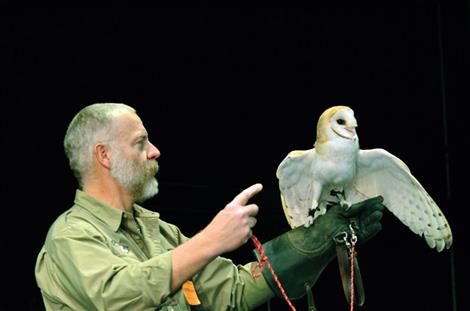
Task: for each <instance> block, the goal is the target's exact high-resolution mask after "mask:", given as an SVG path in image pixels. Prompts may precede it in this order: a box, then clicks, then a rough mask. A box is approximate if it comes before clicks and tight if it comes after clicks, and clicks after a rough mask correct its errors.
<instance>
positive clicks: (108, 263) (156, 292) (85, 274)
mask: <svg viewBox="0 0 470 311" xmlns="http://www.w3.org/2000/svg"><path fill="white" fill-rule="evenodd" d="M90 231H91V232H90ZM90 231H88V230H87V229H84V228H80V229H77V228H73V229H70V228H69V229H67V230H64V231H63V232H61V233H60V234H57V235H55V236H52V237H50V238H48V240H46V244H45V247H44V250H43V253H42V257H43V258H42V259H41V261H42V262H43V266H44V267H45V266H48V267H49V268H51V267H52V270H53V272H54V278H55V281H56V282H54V283H56V284H58V287H59V288H57V289H55V290H56V291H57V292H60V291H63V292H65V294H64V296H65V299H70V297H73V299H74V300H75V301H74V303H77V304H79V305H80V306H81V307H82V308H83V310H88V311H91V310H149V308H150V307H152V308H158V307H160V306H162V305H165V304H166V303H167V302H168V301H167V300H168V299H170V284H171V270H172V262H171V254H170V252H165V253H162V254H161V255H158V256H155V257H153V258H151V259H149V260H147V261H144V262H138V261H136V262H135V263H133V262H132V263H130V262H129V261H126V260H124V259H123V258H121V257H119V256H117V255H115V254H113V252H112V251H111V250H110V248H109V246H108V244H107V241H106V238H105V237H103V236H101V235H100V234H98V233H96V232H92V230H90ZM46 261H48V262H46ZM40 270H41V266H39V267H37V271H40ZM37 273H38V272H37ZM39 286H40V287H41V283H40V282H39ZM67 297H69V298H67Z"/></svg>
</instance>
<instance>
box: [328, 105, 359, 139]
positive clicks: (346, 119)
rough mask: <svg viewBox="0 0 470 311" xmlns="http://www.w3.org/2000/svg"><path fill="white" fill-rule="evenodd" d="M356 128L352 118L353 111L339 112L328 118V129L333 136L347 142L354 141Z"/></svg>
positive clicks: (344, 110)
mask: <svg viewBox="0 0 470 311" xmlns="http://www.w3.org/2000/svg"><path fill="white" fill-rule="evenodd" d="M356 127H357V121H356V118H355V117H354V111H352V110H350V109H342V110H339V111H338V112H336V113H335V114H334V115H333V116H332V117H331V118H330V128H331V130H332V131H333V133H334V135H337V136H339V137H342V138H345V139H349V140H354V139H356V138H357V134H356ZM330 134H331V133H330Z"/></svg>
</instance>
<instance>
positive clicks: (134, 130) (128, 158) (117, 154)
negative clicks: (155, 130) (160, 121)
mask: <svg viewBox="0 0 470 311" xmlns="http://www.w3.org/2000/svg"><path fill="white" fill-rule="evenodd" d="M119 126H120V127H121V128H122V131H121V133H122V134H121V135H119V137H118V139H117V140H118V142H117V143H115V144H114V147H113V148H112V149H113V158H112V162H111V175H112V176H113V177H114V178H115V179H116V180H117V181H118V182H119V183H120V184H121V186H122V187H123V188H124V189H126V190H127V191H128V192H129V193H130V194H131V195H132V196H133V197H134V200H135V201H137V202H142V201H145V200H147V199H149V198H151V197H153V196H155V195H156V194H157V193H158V182H157V180H156V178H155V175H156V173H157V172H158V168H159V166H158V162H157V160H156V159H155V158H154V157H150V156H149V153H150V152H152V151H155V150H157V149H156V148H155V146H153V145H152V144H151V143H150V142H149V140H148V136H147V131H146V130H145V128H144V127H143V125H142V121H140V119H139V118H138V117H137V115H131V117H129V118H125V120H124V122H122V124H119ZM152 148H153V149H152ZM157 151H158V150H157ZM158 155H159V152H158Z"/></svg>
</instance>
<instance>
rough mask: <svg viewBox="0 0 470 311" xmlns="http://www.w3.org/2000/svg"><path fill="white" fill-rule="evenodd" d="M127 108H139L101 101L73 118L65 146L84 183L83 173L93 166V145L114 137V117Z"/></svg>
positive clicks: (79, 181)
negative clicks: (112, 131)
mask: <svg viewBox="0 0 470 311" xmlns="http://www.w3.org/2000/svg"><path fill="white" fill-rule="evenodd" d="M124 112H135V109H134V108H132V107H130V106H128V105H125V104H119V103H97V104H92V105H89V106H86V107H85V108H83V109H82V110H80V111H79V112H78V113H77V114H76V115H75V117H74V118H73V119H72V121H71V122H70V124H69V127H68V129H67V133H66V134H65V138H64V149H65V154H66V155H67V158H68V159H69V164H70V168H71V169H72V172H73V174H74V175H75V177H76V178H77V181H78V184H79V185H80V187H82V186H83V176H84V175H85V174H86V173H87V172H88V171H89V170H90V169H91V168H92V165H93V148H94V147H95V145H96V144H97V143H99V142H104V141H109V140H110V139H113V137H112V133H111V130H112V127H113V121H114V119H115V117H116V116H118V115H120V114H122V113H124Z"/></svg>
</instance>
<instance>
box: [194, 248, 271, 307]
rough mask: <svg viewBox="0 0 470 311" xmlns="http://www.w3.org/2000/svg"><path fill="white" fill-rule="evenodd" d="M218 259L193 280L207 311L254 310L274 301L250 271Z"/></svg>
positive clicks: (266, 286)
mask: <svg viewBox="0 0 470 311" xmlns="http://www.w3.org/2000/svg"><path fill="white" fill-rule="evenodd" d="M255 264H256V262H252V263H249V264H247V265H245V266H241V265H235V264H234V263H233V262H232V261H231V260H229V259H226V258H223V257H218V258H216V259H215V260H213V261H212V262H211V263H209V264H208V265H207V266H206V267H205V268H204V269H203V270H202V271H201V272H200V273H198V274H197V276H196V277H195V278H194V280H195V285H196V289H197V291H198V293H200V298H201V301H202V304H203V306H204V308H205V309H207V310H252V309H254V308H256V307H257V306H259V305H260V304H262V303H264V302H266V301H267V300H269V299H270V298H272V297H274V293H273V292H272V291H271V289H270V288H269V286H268V284H267V283H266V281H265V279H264V278H263V277H262V276H261V277H258V278H256V277H254V276H253V275H252V273H251V269H252V268H253V266H254V265H255Z"/></svg>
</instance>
